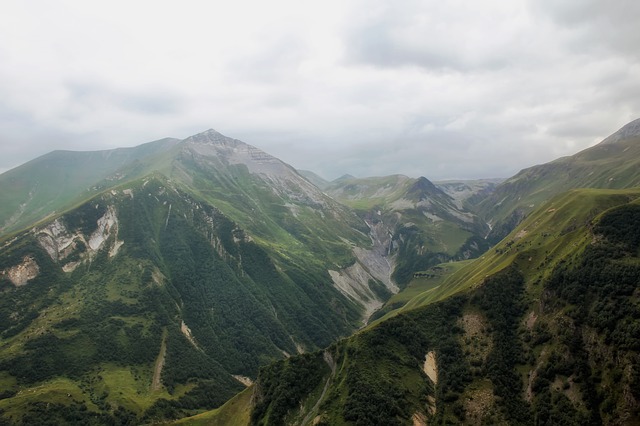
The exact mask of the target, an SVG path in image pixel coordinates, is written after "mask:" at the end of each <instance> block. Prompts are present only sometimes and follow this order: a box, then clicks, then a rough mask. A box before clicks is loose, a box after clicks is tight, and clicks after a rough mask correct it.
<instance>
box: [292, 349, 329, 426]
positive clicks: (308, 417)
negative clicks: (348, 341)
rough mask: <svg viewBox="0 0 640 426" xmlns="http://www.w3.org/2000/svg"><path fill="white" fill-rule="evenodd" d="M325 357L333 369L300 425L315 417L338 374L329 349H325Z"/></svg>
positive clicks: (302, 425) (303, 425)
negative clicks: (334, 377) (318, 396)
mask: <svg viewBox="0 0 640 426" xmlns="http://www.w3.org/2000/svg"><path fill="white" fill-rule="evenodd" d="M323 358H324V361H325V362H326V363H327V365H328V366H329V368H330V369H331V374H330V375H329V377H328V378H327V381H326V382H325V384H324V388H323V389H322V393H321V394H320V398H318V400H317V401H316V403H315V405H314V406H313V408H312V409H311V410H310V411H309V414H307V415H306V417H305V418H304V420H302V423H300V426H305V425H307V424H309V422H311V421H312V420H313V419H314V415H315V414H316V413H317V412H318V408H320V404H321V403H322V400H323V399H324V396H325V394H326V393H327V390H328V389H329V385H330V384H331V382H332V381H333V376H334V375H335V374H336V363H335V361H334V360H333V357H332V356H331V354H330V353H329V351H324V354H323Z"/></svg>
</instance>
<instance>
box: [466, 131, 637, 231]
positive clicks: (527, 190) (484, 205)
mask: <svg viewBox="0 0 640 426" xmlns="http://www.w3.org/2000/svg"><path fill="white" fill-rule="evenodd" d="M638 186H640V137H638V136H634V137H630V138H627V139H622V140H619V141H617V142H615V143H604V144H598V145H596V146H594V147H591V148H588V149H586V150H584V151H582V152H579V153H578V154H575V155H573V156H569V157H563V158H559V159H557V160H555V161H552V162H550V163H546V164H542V165H538V166H533V167H530V168H527V169H524V170H522V171H521V172H520V173H518V174H517V175H515V176H513V177H512V178H509V179H507V180H506V181H504V182H503V183H501V184H500V185H498V186H497V188H496V191H495V192H494V193H493V194H491V196H489V197H487V198H486V199H484V200H482V201H481V202H480V203H479V204H478V205H477V207H476V209H477V211H478V212H479V213H480V214H481V216H483V217H484V218H485V219H486V220H488V221H491V222H492V223H494V224H497V228H496V230H495V231H496V232H497V233H500V232H501V230H502V228H503V227H504V226H507V228H505V229H506V230H507V231H510V229H512V228H509V226H508V225H504V223H505V222H508V221H509V218H510V216H511V215H512V214H515V213H514V212H516V211H520V212H522V213H528V212H531V211H534V210H536V209H538V208H539V207H540V206H541V205H542V204H543V203H544V202H546V201H547V200H549V199H550V198H551V197H553V196H554V195H556V194H560V193H562V192H565V191H568V190H570V189H573V188H604V189H623V188H633V187H638ZM502 236H503V234H500V238H502Z"/></svg>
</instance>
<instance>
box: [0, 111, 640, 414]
mask: <svg viewBox="0 0 640 426" xmlns="http://www.w3.org/2000/svg"><path fill="white" fill-rule="evenodd" d="M638 123H640V121H639V120H636V121H635V122H632V123H630V124H628V125H627V126H625V127H623V128H622V129H620V130H619V131H618V132H616V133H614V134H613V135H611V136H610V137H609V138H607V139H605V140H604V141H603V142H602V143H600V144H598V145H596V146H594V147H592V148H589V149H587V150H585V151H582V152H580V153H578V154H576V155H574V156H571V157H565V158H561V159H558V160H556V161H553V162H551V163H548V164H544V165H539V166H534V167H531V168H529V169H526V170H523V171H522V172H520V173H519V174H517V175H516V176H514V177H512V178H509V179H506V180H500V179H485V180H478V181H449V182H435V183H434V182H431V181H429V180H428V179H427V178H425V177H419V178H410V177H407V176H402V175H394V176H385V177H369V178H355V177H353V176H349V175H345V176H343V177H341V178H339V179H336V180H334V181H331V182H329V181H326V180H324V179H322V178H321V177H319V176H317V175H315V174H314V173H313V172H308V171H297V170H295V169H294V168H293V167H291V166H289V165H287V164H285V163H283V162H282V161H280V160H278V159H277V158H275V157H273V156H271V155H269V154H267V153H265V152H263V151H261V150H259V149H258V148H255V147H253V146H251V145H248V144H246V143H243V142H241V141H238V140H236V139H232V138H228V137H226V136H223V135H221V134H220V133H218V132H216V131H214V130H208V131H206V132H203V133H200V134H197V135H194V136H191V137H189V138H187V139H184V140H178V139H173V138H167V139H162V140H159V141H156V142H151V143H147V144H143V145H140V146H138V147H135V148H123V149H116V150H109V151H99V152H70V151H54V152H52V153H50V154H47V155H45V156H42V157H39V158H37V159H35V160H33V161H31V162H29V163H26V164H24V165H22V166H20V167H18V168H16V169H13V170H10V171H8V172H6V173H4V174H2V175H0V199H1V200H2V203H1V205H0V292H1V293H2V297H1V298H0V324H1V325H0V410H1V411H0V415H1V419H2V421H5V422H7V423H9V424H14V423H15V424H45V420H46V421H48V422H50V423H51V424H64V423H70V424H72V423H78V422H85V423H86V424H140V423H156V422H166V421H168V420H172V419H178V418H182V420H181V422H186V423H193V424H199V423H201V424H248V423H254V424H285V423H286V424H332V425H333V424H412V423H413V424H440V423H452V422H453V423H460V422H466V423H470V424H480V423H486V424H497V423H504V424H530V423H536V424H558V423H571V422H574V423H584V422H588V423H589V422H590V423H594V424H599V423H607V424H625V423H633V422H634V421H640V415H639V409H640V404H638V398H639V397H640V395H638V393H637V389H640V379H639V377H640V371H639V370H638V366H639V365H640V363H638V361H639V359H638V351H639V350H640V346H638V343H637V331H638V330H639V329H638V327H640V323H639V321H640V320H639V318H640V309H639V300H640V299H639V297H640V294H639V293H638V284H639V283H638V281H639V278H638V277H640V261H639V260H638V256H639V255H640V251H639V250H640V249H639V245H638V244H640V240H638V238H637V236H638V229H640V216H639V215H638V212H639V210H638V206H639V205H640V204H639V203H638V200H639V199H640V192H638V191H639V190H638V189H634V188H640V172H639V171H638V170H640V168H639V167H638V166H639V164H638V162H639V161H640V160H638V158H640V155H639V154H640V152H638V149H640V148H639V147H640V125H638ZM514 389H521V391H516V392H514V391H513V390H514ZM234 395H235V396H234ZM211 409H215V410H214V411H207V410H211Z"/></svg>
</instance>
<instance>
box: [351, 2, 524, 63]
mask: <svg viewBox="0 0 640 426" xmlns="http://www.w3.org/2000/svg"><path fill="white" fill-rule="evenodd" d="M373 3H374V4H376V5H377V6H378V9H377V13H375V12H374V13H370V14H368V15H367V17H366V18H364V19H362V20H361V21H360V22H359V23H358V24H356V25H355V26H353V27H351V28H350V29H349V30H348V31H347V32H346V37H345V43H346V47H347V53H346V56H347V61H348V62H352V63H361V64H368V65H373V66H376V67H381V68H393V67H402V66H417V67H420V68H425V69H429V70H433V71H447V70H456V71H463V72H467V71H472V70H498V69H503V68H505V67H508V66H509V65H510V64H511V62H512V57H513V56H514V55H516V54H517V52H518V50H519V48H517V46H515V45H517V44H518V42H519V40H518V39H514V37H513V34H511V33H510V32H511V30H510V29H509V27H508V25H501V24H500V20H499V19H498V18H495V17H492V16H491V14H490V13H488V14H485V15H484V16H469V15H468V14H467V13H466V11H461V10H460V8H464V7H465V5H463V4H459V3H457V4H453V3H443V2H435V1H403V2H390V1H386V0H381V1H374V2H373ZM363 7H364V8H366V7H367V5H366V4H365V5H363Z"/></svg>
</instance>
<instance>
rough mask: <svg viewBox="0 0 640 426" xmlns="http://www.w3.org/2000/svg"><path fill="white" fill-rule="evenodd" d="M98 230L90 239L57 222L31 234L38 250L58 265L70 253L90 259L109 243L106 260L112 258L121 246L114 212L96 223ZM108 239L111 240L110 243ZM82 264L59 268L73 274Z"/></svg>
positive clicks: (64, 265)
mask: <svg viewBox="0 0 640 426" xmlns="http://www.w3.org/2000/svg"><path fill="white" fill-rule="evenodd" d="M97 225H98V226H97V228H96V230H95V231H93V233H91V235H83V234H82V233H81V232H72V231H70V230H69V229H67V227H66V226H65V224H64V221H63V220H61V219H60V218H59V219H56V220H55V221H53V222H51V223H49V224H48V225H47V226H45V227H43V228H39V229H35V230H34V233H35V234H36V238H37V239H38V243H39V244H40V246H41V247H42V248H43V249H45V250H46V251H47V253H48V254H49V256H50V257H51V259H52V260H53V261H55V262H58V263H64V261H65V259H67V257H69V256H70V255H71V254H72V253H74V252H78V251H80V252H81V253H80V255H81V258H82V259H85V258H87V257H88V258H91V257H92V256H93V255H94V254H95V253H96V252H98V251H99V250H100V249H101V248H102V247H103V246H104V245H105V243H106V242H107V241H112V243H111V247H110V249H109V257H113V256H115V255H116V254H117V253H118V250H119V249H120V247H122V245H123V244H124V242H123V241H119V240H118V216H117V214H116V209H115V208H114V207H113V206H109V207H108V208H107V211H106V212H105V214H104V215H103V216H102V217H101V218H99V219H98V222H97ZM111 236H113V239H112V240H110V238H111ZM80 263H81V261H76V262H67V263H65V264H63V265H62V269H63V270H64V271H65V272H71V271H73V270H74V269H75V268H76V267H77V266H78V265H79V264H80Z"/></svg>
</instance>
